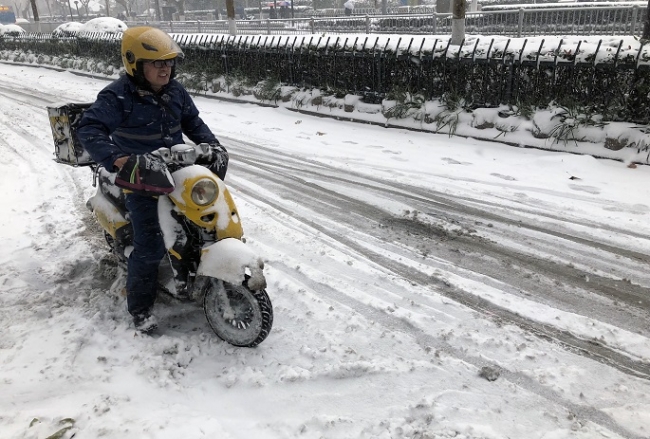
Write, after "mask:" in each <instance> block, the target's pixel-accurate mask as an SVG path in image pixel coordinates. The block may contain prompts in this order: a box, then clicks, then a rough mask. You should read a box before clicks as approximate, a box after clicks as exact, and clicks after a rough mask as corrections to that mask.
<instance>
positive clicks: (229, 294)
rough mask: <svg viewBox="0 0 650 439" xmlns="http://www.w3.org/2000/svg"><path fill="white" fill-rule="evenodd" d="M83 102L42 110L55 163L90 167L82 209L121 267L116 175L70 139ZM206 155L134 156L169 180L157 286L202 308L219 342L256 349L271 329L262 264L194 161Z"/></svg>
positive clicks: (126, 248)
mask: <svg viewBox="0 0 650 439" xmlns="http://www.w3.org/2000/svg"><path fill="white" fill-rule="evenodd" d="M89 105H90V104H75V103H65V104H55V105H53V106H51V107H48V113H49V116H50V125H51V128H52V134H53V137H54V145H55V160H56V161H57V162H59V163H63V164H67V165H72V166H88V167H90V169H92V170H93V187H97V192H96V194H95V195H94V196H92V197H91V198H90V199H89V200H88V203H87V205H88V207H89V208H90V209H91V211H92V212H93V215H94V217H95V219H96V220H97V222H98V223H99V225H100V226H101V228H102V229H103V231H104V237H105V239H106V242H107V243H108V246H109V247H110V250H111V252H112V253H113V254H114V255H115V256H116V257H117V259H118V261H120V263H121V264H122V265H123V266H126V261H127V260H128V256H129V254H130V252H131V250H132V239H133V231H132V227H131V224H130V222H129V220H128V213H127V210H126V207H125V204H124V190H122V189H120V187H118V186H117V185H116V176H117V174H115V173H113V172H109V171H108V170H106V169H105V168H103V167H102V166H100V165H98V164H97V163H95V162H94V161H93V160H92V159H91V158H90V156H89V155H88V153H87V152H86V151H85V150H84V149H83V147H82V146H81V145H80V144H79V142H78V140H77V139H76V125H77V123H78V121H79V120H80V118H81V114H82V113H83V111H84V110H85V109H86V108H88V106H89ZM211 154H212V151H211V149H210V145H207V144H200V145H192V144H180V145H174V146H173V147H171V148H161V149H159V150H157V151H155V152H153V153H151V154H149V155H147V157H143V156H132V157H135V160H140V159H142V160H143V161H144V160H146V161H148V162H147V166H152V164H153V166H161V167H163V168H164V169H165V171H168V173H169V175H170V176H171V179H172V180H173V185H172V186H171V187H170V189H169V193H167V194H166V195H160V196H159V197H158V217H159V221H160V226H161V230H162V233H163V237H164V241H165V247H166V248H167V252H166V257H164V258H163V260H162V262H161V266H160V270H159V278H158V281H159V287H160V289H161V290H162V291H165V292H168V293H170V294H171V295H173V296H175V297H178V298H187V299H189V300H193V301H195V302H198V303H202V305H203V310H204V313H205V316H206V318H207V321H208V323H209V325H210V327H211V328H212V330H213V331H214V332H215V333H216V334H217V336H219V337H220V338H221V339H223V340H224V341H226V342H228V343H230V344H232V345H235V346H243V347H254V346H257V345H258V344H260V343H261V342H262V341H264V339H265V338H266V337H267V336H268V334H269V332H270V331H271V327H272V325H273V308H272V305H271V301H270V299H269V296H268V294H267V292H266V279H265V277H264V273H263V268H264V264H263V262H262V260H261V258H259V256H257V255H256V254H255V253H254V252H253V251H252V250H251V249H250V248H248V247H247V246H246V245H245V243H244V242H245V240H244V238H243V228H242V224H241V219H240V216H239V213H238V211H237V207H236V206H235V203H234V201H233V199H232V197H231V195H230V193H229V191H228V188H227V187H226V185H225V183H224V182H223V181H222V180H220V179H219V177H217V176H216V175H215V174H214V173H212V172H211V171H210V170H209V169H207V168H206V167H205V166H202V165H199V164H196V163H197V162H198V163H205V162H206V161H208V162H209V160H210V155H211ZM136 177H137V176H136ZM132 178H133V176H132Z"/></svg>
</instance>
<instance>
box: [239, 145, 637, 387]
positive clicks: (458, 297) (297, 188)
mask: <svg viewBox="0 0 650 439" xmlns="http://www.w3.org/2000/svg"><path fill="white" fill-rule="evenodd" d="M232 156H233V158H235V160H237V161H239V162H242V163H246V164H248V165H250V166H243V167H241V168H240V170H239V172H240V174H241V173H245V174H249V175H254V176H256V177H262V178H263V181H264V182H265V187H267V188H269V190H271V191H273V190H274V188H275V187H276V186H277V187H278V188H281V189H277V192H278V193H281V194H282V196H284V197H287V198H289V199H291V200H297V201H296V202H298V203H300V204H301V205H302V206H303V207H304V206H305V205H310V206H311V208H312V209H313V211H314V212H318V214H317V215H325V216H326V217H327V218H329V219H331V220H333V221H335V222H336V221H340V222H349V221H350V219H349V218H350V217H352V215H351V214H352V213H356V214H358V216H359V217H360V218H363V220H362V221H361V222H359V223H355V224H352V228H355V227H358V228H360V229H362V230H363V229H368V227H362V226H361V223H362V222H364V221H365V222H366V223H381V222H385V221H386V217H387V213H386V212H385V211H382V210H380V209H378V208H374V207H372V206H369V205H367V204H364V205H363V206H359V205H360V201H359V200H357V199H351V198H348V197H346V196H345V195H344V194H340V193H336V192H333V191H330V190H328V189H325V188H324V187H321V186H319V185H318V184H317V183H312V182H307V181H305V180H303V179H301V178H300V177H299V176H297V175H300V174H302V173H305V166H302V167H297V168H292V169H289V170H287V169H286V166H283V167H279V166H280V165H278V164H277V163H275V162H274V163H272V164H271V165H269V164H268V163H266V161H265V160H264V159H257V158H250V157H251V156H241V155H239V154H232ZM275 157H276V160H277V157H278V155H277V154H275ZM234 163H236V162H234ZM284 163H287V166H289V167H291V166H292V159H291V158H289V159H288V160H286V161H285V162H284ZM235 166H236V165H235ZM278 167H279V168H278ZM323 168H324V166H323V165H322V164H317V166H316V170H315V172H316V173H318V172H321V171H322V169H323ZM328 171H331V174H333V175H334V176H335V177H334V178H339V177H338V174H340V171H337V170H336V169H331V170H330V169H328ZM346 172H348V171H346ZM310 175H313V174H310ZM328 175H329V174H328ZM361 178H362V177H359V176H358V175H355V176H354V177H353V178H350V179H348V180H347V182H348V184H352V183H353V181H356V179H361ZM312 180H313V179H312ZM230 185H231V186H233V187H236V188H237V189H238V190H239V191H240V192H242V193H243V194H246V195H247V196H250V197H251V198H253V199H259V196H256V194H255V193H253V192H251V191H250V190H248V189H246V188H245V187H243V186H242V185H238V184H237V183H236V182H235V183H233V182H232V180H231V182H230ZM383 185H386V183H383ZM292 186H293V187H292ZM388 190H390V191H392V189H390V187H389V189H388ZM392 195H396V193H395V192H393V191H392ZM261 202H262V203H266V204H268V205H269V206H270V208H271V209H274V210H277V211H280V212H282V213H284V214H286V215H287V216H290V217H292V218H294V219H296V220H298V221H300V222H302V223H303V224H305V225H307V226H308V227H310V228H313V229H315V230H318V231H319V232H320V233H322V234H324V235H326V236H328V237H330V238H331V239H333V240H335V241H337V242H340V243H342V244H343V245H345V246H346V247H348V248H350V249H351V250H352V251H354V252H356V253H357V254H359V255H361V258H365V259H367V260H370V261H372V262H373V263H375V264H378V265H380V266H382V267H383V268H385V269H386V270H388V271H389V272H392V273H395V274H397V275H398V276H400V277H402V278H404V279H406V280H408V281H412V282H417V283H419V284H421V285H424V286H431V287H433V288H434V289H435V290H436V291H437V292H439V293H440V294H442V295H444V296H446V297H449V298H451V299H453V300H455V301H457V302H459V303H461V304H463V305H465V306H468V307H470V308H472V309H475V310H476V311H479V312H480V313H481V314H483V315H487V316H493V317H494V316H497V317H498V318H500V319H503V320H505V321H507V322H511V323H513V324H516V325H517V326H519V327H521V328H523V329H525V330H527V331H530V332H531V333H533V334H536V335H537V336H539V337H542V338H546V339H549V340H554V341H557V342H558V343H560V344H561V345H563V346H564V347H565V348H566V349H568V350H570V351H572V352H575V353H579V354H581V355H583V356H586V357H589V358H592V359H594V360H596V361H599V362H601V363H603V364H607V365H609V366H611V367H614V368H616V369H618V370H620V371H622V372H624V373H627V374H630V375H634V376H637V377H641V378H645V379H650V365H649V364H647V363H645V362H643V361H638V360H634V359H631V358H630V357H629V356H626V355H624V354H621V353H620V352H618V351H617V350H616V349H614V348H611V347H609V346H607V345H605V344H604V343H603V342H601V341H595V340H584V339H582V338H580V337H578V336H575V335H573V334H570V333H569V332H567V331H565V330H562V329H560V328H554V327H550V326H549V325H548V324H546V323H541V322H536V321H531V320H529V319H527V318H525V317H523V316H521V315H519V314H517V313H515V312H513V311H511V310H509V309H506V308H503V307H501V306H498V305H496V304H494V303H491V302H489V301H487V300H484V299H482V298H480V297H477V296H476V295H475V294H472V293H469V292H467V291H463V290H461V289H459V288H455V287H452V286H450V285H449V284H448V282H446V281H445V280H443V279H440V278H435V277H432V276H431V275H429V274H427V273H424V272H422V271H419V270H417V269H414V268H412V267H411V266H409V265H406V264H402V263H400V262H398V261H396V260H394V259H391V258H386V257H384V256H382V255H380V254H378V253H376V252H373V251H371V250H369V249H368V248H366V247H364V246H361V245H359V244H358V243H357V242H355V241H354V240H352V239H350V237H349V236H346V235H344V234H342V233H341V232H337V231H335V230H333V229H332V228H330V227H327V226H323V225H321V224H317V223H316V222H315V221H314V220H313V217H317V215H314V216H312V217H307V216H302V215H300V214H299V213H298V212H296V211H295V210H291V209H289V208H287V207H285V206H283V205H281V204H280V203H277V202H273V201H270V200H261ZM333 205H334V206H338V207H340V209H338V210H337V209H331V206H333ZM324 212H327V213H324ZM341 212H342V213H341ZM400 221H402V220H400ZM400 221H398V223H399V222H400ZM404 222H405V223H407V224H405V225H404V226H403V227H401V228H399V230H398V231H396V232H395V236H401V237H405V236H406V235H408V234H409V233H410V230H412V227H413V221H404ZM416 226H418V225H417V224H416ZM419 227H421V225H419ZM382 231H383V230H382ZM426 231H427V232H428V233H429V234H432V233H433V232H434V231H433V230H431V228H429V229H427V230H426ZM440 233H442V234H444V232H440ZM461 241H462V242H463V243H465V244H467V243H469V245H470V246H471V245H478V247H479V248H485V249H486V250H487V251H489V252H491V253H494V252H496V253H497V254H499V253H501V254H502V255H503V257H508V258H513V257H514V258H515V259H517V262H518V263H519V264H523V263H524V262H523V261H522V260H521V258H522V255H517V254H514V255H513V254H512V253H508V252H507V251H505V250H503V249H500V248H498V246H496V248H494V249H493V248H492V247H495V246H494V244H493V243H492V244H489V245H485V243H483V242H482V241H481V240H480V239H476V238H475V237H469V238H468V237H467V236H462V237H461V236H458V237H453V238H450V242H451V243H452V244H453V245H459V244H460V243H461ZM477 242H478V244H476V243H477ZM439 250H440V249H438V248H437V249H436V251H439ZM532 263H534V264H536V265H540V266H542V267H544V266H546V265H550V267H547V268H545V271H547V272H550V273H549V274H548V276H549V277H551V276H553V275H554V273H555V272H556V271H557V267H555V266H554V264H552V263H551V264H549V263H548V262H544V261H541V260H533V261H532ZM472 268H473V267H472ZM575 271H576V274H573V275H571V276H567V275H566V274H563V276H564V277H565V278H568V279H569V280H570V279H571V278H574V279H576V280H575V281H571V282H572V283H571V284H572V285H573V284H575V283H576V282H580V279H582V278H583V276H584V274H583V273H580V272H579V271H578V270H575ZM558 277H559V276H558ZM556 278H557V277H556ZM595 278H596V276H594V278H592V280H591V282H589V286H596V285H597V286H598V287H600V288H602V289H603V290H605V291H606V290H607V289H608V288H611V287H610V286H609V284H610V283H612V281H611V280H610V279H595ZM506 282H507V281H506ZM601 284H602V285H601ZM495 285H496V283H495ZM499 288H501V289H503V288H504V286H503V285H501V286H499ZM507 291H508V292H511V291H510V290H507ZM642 291H643V290H642ZM642 291H641V292H636V291H634V290H632V292H631V297H629V298H628V300H630V301H633V302H636V300H637V298H638V295H637V294H641V293H642ZM582 305H583V306H584V303H583V304H582ZM589 305H590V306H591V305H592V304H589ZM635 305H636V303H635ZM608 313H610V314H611V313H612V310H611V309H610V308H609V307H604V309H603V310H602V316H601V317H607V314H608ZM627 317H629V316H627ZM646 321H647V320H645V318H644V316H643V315H641V316H640V317H639V318H637V320H636V322H637V324H639V325H641V324H644V323H645V322H646Z"/></svg>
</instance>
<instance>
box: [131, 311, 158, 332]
mask: <svg viewBox="0 0 650 439" xmlns="http://www.w3.org/2000/svg"><path fill="white" fill-rule="evenodd" d="M133 324H134V325H135V329H136V330H137V331H138V332H141V333H142V334H151V333H152V332H153V331H155V330H156V329H157V328H158V321H157V320H156V318H155V317H154V316H152V315H151V314H149V313H144V314H136V315H134V316H133Z"/></svg>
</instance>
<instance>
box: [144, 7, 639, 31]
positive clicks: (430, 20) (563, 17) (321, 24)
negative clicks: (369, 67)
mask: <svg viewBox="0 0 650 439" xmlns="http://www.w3.org/2000/svg"><path fill="white" fill-rule="evenodd" d="M594 5H596V4H594ZM646 9H647V3H646V4H645V5H644V4H643V3H641V2H638V3H635V4H623V6H580V7H574V8H568V7H555V8H549V7H539V8H531V7H529V8H518V9H510V10H507V9H503V10H492V11H480V12H468V13H467V15H466V19H465V32H466V33H467V34H470V35H471V34H481V35H504V36H511V37H529V36H541V35H629V36H633V35H637V36H640V35H641V32H642V30H643V23H644V19H645V14H646ZM451 21H452V16H451V14H449V13H445V14H442V13H441V14H439V13H435V12H434V13H432V14H401V15H400V14H391V15H365V16H359V15H355V16H352V17H310V18H296V19H288V20H274V19H267V20H239V21H237V32H238V34H242V35H259V34H265V35H301V34H323V33H365V34H373V33H378V34H381V33H407V34H425V35H444V34H449V33H451ZM133 24H150V25H155V26H157V27H160V28H161V29H163V30H166V31H168V32H172V33H228V23H227V22H226V21H185V22H177V21H170V22H151V23H150V22H138V23H133Z"/></svg>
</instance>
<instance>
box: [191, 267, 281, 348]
mask: <svg viewBox="0 0 650 439" xmlns="http://www.w3.org/2000/svg"><path fill="white" fill-rule="evenodd" d="M247 281H248V278H247V279H246V280H244V282H243V283H242V284H241V285H233V284H229V283H227V282H223V281H218V280H216V279H215V280H214V281H213V282H210V283H209V284H208V285H209V287H208V288H207V291H206V292H205V296H204V298H203V311H204V312H205V317H206V318H207V320H208V324H209V325H210V327H211V328H212V330H213V331H214V333H215V334H217V336H218V337H219V338H221V339H222V340H224V341H225V342H227V343H230V344H231V345H233V346H240V347H249V348H252V347H255V346H257V345H259V344H260V343H262V342H263V341H264V339H265V338H266V337H267V336H268V335H269V333H270V332H271V327H272V326H273V306H272V305H271V300H270V299H269V296H268V294H267V293H266V290H251V289H250V288H248V286H247ZM226 301H227V303H226Z"/></svg>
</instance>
